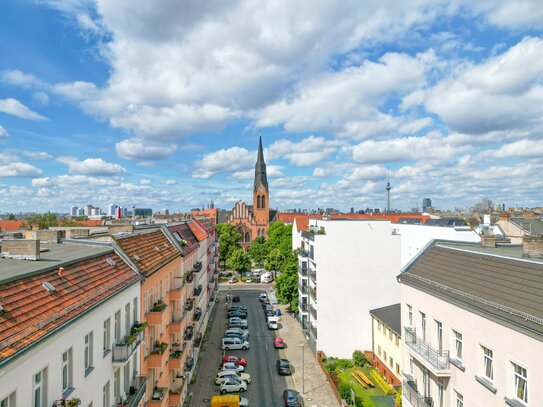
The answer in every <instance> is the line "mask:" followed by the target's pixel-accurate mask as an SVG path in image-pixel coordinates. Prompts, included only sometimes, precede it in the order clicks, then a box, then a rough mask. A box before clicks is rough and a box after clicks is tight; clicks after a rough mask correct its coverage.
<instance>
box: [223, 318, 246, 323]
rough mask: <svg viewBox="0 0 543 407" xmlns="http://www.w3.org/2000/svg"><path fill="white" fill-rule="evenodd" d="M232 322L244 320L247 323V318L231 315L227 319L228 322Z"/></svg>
mask: <svg viewBox="0 0 543 407" xmlns="http://www.w3.org/2000/svg"><path fill="white" fill-rule="evenodd" d="M232 322H242V323H243V322H245V323H247V320H246V319H243V318H240V317H232V318H230V319H229V320H228V323H230V324H231V323H232Z"/></svg>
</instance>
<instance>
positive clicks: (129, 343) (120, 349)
mask: <svg viewBox="0 0 543 407" xmlns="http://www.w3.org/2000/svg"><path fill="white" fill-rule="evenodd" d="M141 326H143V325H141ZM144 328H145V327H144ZM132 329H134V328H132ZM144 339H145V333H144V331H143V330H141V331H139V332H134V333H132V334H130V335H128V336H125V337H124V338H123V340H122V341H121V342H120V343H116V344H114V345H113V349H112V352H111V353H112V358H113V359H112V360H113V363H126V362H127V361H128V359H130V357H131V356H132V355H133V354H134V352H135V351H136V349H138V347H139V346H140V344H141V343H142V342H143V340H144Z"/></svg>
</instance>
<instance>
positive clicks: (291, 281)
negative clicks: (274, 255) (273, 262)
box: [275, 252, 298, 312]
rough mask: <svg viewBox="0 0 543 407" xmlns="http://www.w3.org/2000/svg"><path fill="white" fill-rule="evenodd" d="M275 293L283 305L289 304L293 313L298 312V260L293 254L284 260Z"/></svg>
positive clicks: (276, 281) (276, 282)
mask: <svg viewBox="0 0 543 407" xmlns="http://www.w3.org/2000/svg"><path fill="white" fill-rule="evenodd" d="M275 293H276V295H277V299H278V300H279V301H280V302H281V303H282V304H289V305H290V309H291V310H292V311H293V312H298V258H297V257H296V255H295V254H294V253H292V252H290V253H289V254H287V255H286V256H285V258H284V259H283V263H282V265H281V274H279V275H278V277H277V279H276V280H275Z"/></svg>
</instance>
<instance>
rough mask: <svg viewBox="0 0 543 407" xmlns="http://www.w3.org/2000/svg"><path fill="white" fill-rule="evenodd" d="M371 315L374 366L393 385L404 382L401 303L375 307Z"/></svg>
mask: <svg viewBox="0 0 543 407" xmlns="http://www.w3.org/2000/svg"><path fill="white" fill-rule="evenodd" d="M370 315H371V324H372V328H371V338H372V340H371V343H372V352H373V361H372V366H373V367H374V368H375V369H376V370H377V371H378V372H379V374H380V375H381V376H383V377H384V378H385V380H386V381H387V382H388V383H390V384H391V385H393V386H399V385H401V384H402V373H401V364H400V363H401V331H402V330H401V326H402V323H401V304H393V305H387V306H386V307H381V308H377V309H373V310H371V311H370Z"/></svg>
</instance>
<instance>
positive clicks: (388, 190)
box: [386, 174, 392, 212]
mask: <svg viewBox="0 0 543 407" xmlns="http://www.w3.org/2000/svg"><path fill="white" fill-rule="evenodd" d="M391 189H392V187H391V186H390V174H389V175H387V187H386V190H387V212H390V190H391Z"/></svg>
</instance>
